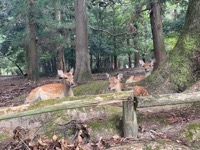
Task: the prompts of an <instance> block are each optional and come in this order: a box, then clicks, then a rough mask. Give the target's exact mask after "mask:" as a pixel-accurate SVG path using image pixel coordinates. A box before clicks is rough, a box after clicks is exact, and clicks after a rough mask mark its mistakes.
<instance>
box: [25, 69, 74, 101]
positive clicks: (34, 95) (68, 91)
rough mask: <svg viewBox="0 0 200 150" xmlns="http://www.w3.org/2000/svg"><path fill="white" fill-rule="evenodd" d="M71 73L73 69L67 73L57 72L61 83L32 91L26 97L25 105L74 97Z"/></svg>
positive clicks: (43, 86) (46, 85)
mask: <svg viewBox="0 0 200 150" xmlns="http://www.w3.org/2000/svg"><path fill="white" fill-rule="evenodd" d="M73 72H74V69H73V68H71V69H70V71H69V72H63V71H62V70H58V76H59V77H61V78H62V80H63V83H52V84H45V85H42V86H39V87H37V88H35V89H33V90H32V91H31V92H30V93H29V94H28V96H27V97H26V101H25V103H32V102H35V101H38V100H47V99H56V98H63V97H67V96H74V93H73V90H72V87H74V86H75V84H74V76H73Z"/></svg>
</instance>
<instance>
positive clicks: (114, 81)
mask: <svg viewBox="0 0 200 150" xmlns="http://www.w3.org/2000/svg"><path fill="white" fill-rule="evenodd" d="M106 76H107V78H108V82H109V90H111V91H116V92H120V91H123V90H125V89H132V90H133V91H134V95H135V96H148V95H149V93H148V91H147V90H146V89H145V87H143V86H127V85H123V84H122V83H121V79H122V77H123V74H118V75H117V76H110V75H109V74H108V73H106Z"/></svg>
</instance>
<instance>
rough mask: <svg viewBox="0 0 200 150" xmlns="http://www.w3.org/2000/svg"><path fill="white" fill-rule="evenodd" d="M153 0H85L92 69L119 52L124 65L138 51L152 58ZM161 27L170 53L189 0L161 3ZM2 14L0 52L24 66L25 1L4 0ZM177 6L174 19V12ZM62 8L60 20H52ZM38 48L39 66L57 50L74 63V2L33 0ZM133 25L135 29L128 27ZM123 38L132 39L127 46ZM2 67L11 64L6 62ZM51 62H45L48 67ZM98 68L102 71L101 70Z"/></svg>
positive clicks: (25, 43)
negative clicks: (150, 10)
mask: <svg viewBox="0 0 200 150" xmlns="http://www.w3.org/2000/svg"><path fill="white" fill-rule="evenodd" d="M150 2H154V0H142V1H141V0H124V1H120V0H113V1H109V0H104V1H99V0H93V1H87V6H88V22H89V23H88V24H89V28H88V29H89V30H88V33H89V50H90V55H91V56H92V58H91V60H92V69H93V70H95V69H101V71H105V70H106V69H107V68H108V67H110V66H109V65H107V64H108V62H107V64H106V63H105V61H111V59H113V56H117V58H118V61H119V62H120V63H121V64H127V63H128V55H131V57H133V54H134V51H135V50H138V51H139V53H140V57H145V58H146V59H147V60H148V59H151V58H152V55H153V52H152V49H153V41H152V33H151V26H150V20H149V11H148V7H147V6H148V5H149V3H150ZM161 2H162V4H163V5H162V6H163V7H162V10H163V26H164V33H165V43H166V48H167V51H170V50H171V49H172V48H173V47H174V45H175V43H176V41H177V38H178V36H179V33H180V32H181V29H182V27H183V24H184V17H185V12H186V8H187V3H188V1H187V0H184V1H173V0H170V1H164V0H163V1H161ZM0 7H1V8H2V9H1V10H2V11H1V12H0V19H1V23H0V52H1V54H2V55H3V56H6V57H9V58H11V59H12V60H13V61H14V62H16V63H18V65H19V66H20V67H21V68H23V70H25V68H26V58H25V57H26V50H27V49H28V44H29V43H28V40H27V39H28V37H27V36H28V35H27V19H26V18H27V12H28V10H27V9H28V8H27V6H26V1H23V0H11V1H6V0H2V1H1V2H0ZM174 10H176V13H177V15H176V18H174V17H175V16H174V14H173V11H174ZM58 11H60V14H61V19H60V21H59V20H58V19H57V18H56V14H57V12H58ZM34 13H35V14H34V15H35V17H36V18H35V21H36V24H35V26H36V36H37V46H38V51H39V56H40V61H39V62H40V67H41V68H42V69H40V70H45V69H44V68H45V67H46V65H47V64H49V63H50V62H52V60H55V58H56V54H57V51H58V50H61V49H62V50H64V51H65V58H66V63H67V64H68V66H74V65H75V36H74V35H75V18H74V1H73V0H68V1H65V0H56V1H55V0H50V1H49V0H35V8H34ZM129 25H134V27H135V28H136V29H135V30H134V32H133V33H132V32H130V31H129V27H128V26H129ZM127 39H130V43H129V45H128V44H127ZM6 64H7V65H6V66H5V67H8V68H12V67H11V66H12V65H11V66H10V64H12V63H6ZM50 67H52V66H48V67H47V68H50ZM99 71H100V70H99Z"/></svg>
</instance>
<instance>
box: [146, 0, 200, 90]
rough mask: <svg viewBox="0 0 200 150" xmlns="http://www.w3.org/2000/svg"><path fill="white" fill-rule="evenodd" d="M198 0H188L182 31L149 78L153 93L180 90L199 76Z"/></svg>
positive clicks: (150, 88)
mask: <svg viewBox="0 0 200 150" xmlns="http://www.w3.org/2000/svg"><path fill="white" fill-rule="evenodd" d="M199 9H200V1H199V0H190V1H189V5H188V10H187V14H186V19H185V25H184V28H183V30H182V33H181V35H180V37H179V39H178V41H177V43H176V45H175V47H174V49H173V50H172V51H171V52H170V54H169V58H168V59H167V60H166V61H165V62H164V63H163V64H162V65H161V67H160V68H159V70H157V71H156V72H155V73H154V74H153V75H151V76H150V79H149V83H148V84H149V90H151V91H152V92H154V93H170V92H171V93H173V92H182V91H184V90H185V89H186V88H188V87H190V86H191V85H192V84H193V83H194V82H195V81H196V80H197V79H198V78H199V77H200V65H199V64H200V42H199V39H200V34H199V31H200V22H199V21H197V20H199V19H200V11H199Z"/></svg>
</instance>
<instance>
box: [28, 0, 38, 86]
mask: <svg viewBox="0 0 200 150" xmlns="http://www.w3.org/2000/svg"><path fill="white" fill-rule="evenodd" d="M26 2H27V9H28V16H27V21H28V22H27V30H28V39H29V41H28V43H29V46H28V53H27V56H28V59H27V60H28V65H27V66H28V67H29V68H28V79H29V80H32V81H34V82H37V81H38V80H39V68H38V51H37V46H36V31H35V10H34V7H35V6H34V3H35V1H34V0H27V1H26Z"/></svg>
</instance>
